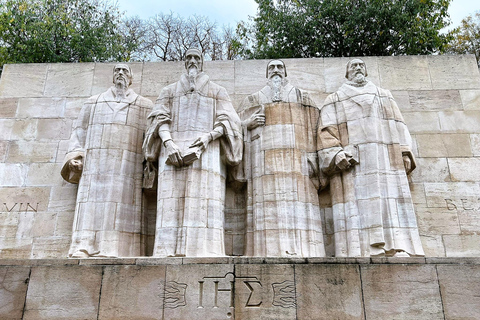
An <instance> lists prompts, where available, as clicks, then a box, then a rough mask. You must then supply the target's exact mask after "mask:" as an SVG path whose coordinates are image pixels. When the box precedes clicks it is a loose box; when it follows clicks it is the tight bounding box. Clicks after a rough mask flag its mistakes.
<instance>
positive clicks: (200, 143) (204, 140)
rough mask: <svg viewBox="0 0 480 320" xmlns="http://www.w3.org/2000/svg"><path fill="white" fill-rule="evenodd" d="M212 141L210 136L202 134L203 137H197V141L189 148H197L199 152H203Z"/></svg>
mask: <svg viewBox="0 0 480 320" xmlns="http://www.w3.org/2000/svg"><path fill="white" fill-rule="evenodd" d="M210 141H212V135H211V134H209V133H207V134H204V135H203V136H201V137H199V138H198V139H197V140H195V141H194V142H193V143H192V144H191V145H190V148H191V147H198V148H200V151H202V152H203V151H204V150H205V149H207V146H208V144H209V143H210Z"/></svg>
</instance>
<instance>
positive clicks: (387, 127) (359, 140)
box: [318, 81, 424, 257]
mask: <svg viewBox="0 0 480 320" xmlns="http://www.w3.org/2000/svg"><path fill="white" fill-rule="evenodd" d="M321 121H322V127H321V130H320V145H321V149H322V150H320V151H319V152H318V155H319V159H320V170H321V173H322V174H323V175H324V178H325V179H326V181H329V183H330V193H331V197H332V206H333V208H332V210H333V220H334V221H333V223H334V239H335V255H336V256H337V257H359V256H376V255H387V256H392V255H395V254H396V253H397V252H406V253H408V254H409V255H412V256H423V255H424V252H423V249H422V244H421V242H420V236H419V233H418V228H417V222H416V217H415V212H414V207H413V202H412V197H411V194H410V189H409V185H408V179H407V173H406V172H405V167H404V164H403V160H402V156H408V157H409V158H410V160H411V163H412V168H411V170H413V169H414V168H415V159H414V156H413V154H412V151H411V137H410V133H409V132H408V129H407V126H406V125H405V122H404V120H403V117H402V115H401V114H400V111H399V109H398V106H397V104H396V102H395V101H394V99H393V97H392V94H391V93H390V92H389V91H388V90H384V89H381V88H378V87H377V86H375V85H374V84H373V83H371V82H370V81H368V82H367V84H366V85H365V86H354V85H351V84H347V83H346V84H343V85H342V86H341V87H340V88H339V90H338V91H337V92H335V93H333V94H331V95H329V96H328V97H327V99H326V101H325V105H324V106H323V107H322V109H321ZM341 150H344V151H346V152H348V153H350V154H351V155H352V156H353V158H354V159H355V160H357V161H358V162H359V163H358V164H356V165H354V166H353V167H352V168H350V169H348V170H346V171H343V172H340V171H338V169H336V166H335V156H336V154H337V153H338V152H340V151H341Z"/></svg>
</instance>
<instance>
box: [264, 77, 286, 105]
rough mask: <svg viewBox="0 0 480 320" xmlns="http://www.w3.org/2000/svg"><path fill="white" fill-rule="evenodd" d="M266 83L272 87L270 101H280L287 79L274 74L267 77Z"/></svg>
mask: <svg viewBox="0 0 480 320" xmlns="http://www.w3.org/2000/svg"><path fill="white" fill-rule="evenodd" d="M267 84H268V85H269V86H270V88H271V89H272V102H279V101H282V92H283V87H284V86H285V85H286V84H287V79H285V78H284V77H282V76H280V75H278V74H274V75H273V76H272V77H270V79H268V81H267Z"/></svg>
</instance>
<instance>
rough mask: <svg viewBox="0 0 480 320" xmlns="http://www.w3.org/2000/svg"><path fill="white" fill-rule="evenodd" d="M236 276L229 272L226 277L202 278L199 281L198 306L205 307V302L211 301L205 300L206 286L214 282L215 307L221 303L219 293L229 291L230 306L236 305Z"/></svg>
mask: <svg viewBox="0 0 480 320" xmlns="http://www.w3.org/2000/svg"><path fill="white" fill-rule="evenodd" d="M234 279H235V276H234V275H233V274H232V273H230V272H229V273H227V274H226V275H225V276H224V277H204V278H203V279H202V280H200V281H198V290H199V292H198V308H204V307H205V306H204V304H205V303H211V302H212V301H210V302H206V301H204V297H205V292H204V291H205V287H206V286H207V285H211V283H213V287H214V295H213V308H218V307H219V306H218V304H219V295H220V294H222V293H224V292H228V293H229V294H230V299H229V301H230V305H229V307H230V308H233V306H234V298H235V297H234V286H235V281H234Z"/></svg>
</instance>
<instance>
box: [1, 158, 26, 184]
mask: <svg viewBox="0 0 480 320" xmlns="http://www.w3.org/2000/svg"><path fill="white" fill-rule="evenodd" d="M0 172H2V175H0V186H3V187H23V186H24V185H25V180H26V178H27V174H28V166H27V165H25V164H15V163H0Z"/></svg>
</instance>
